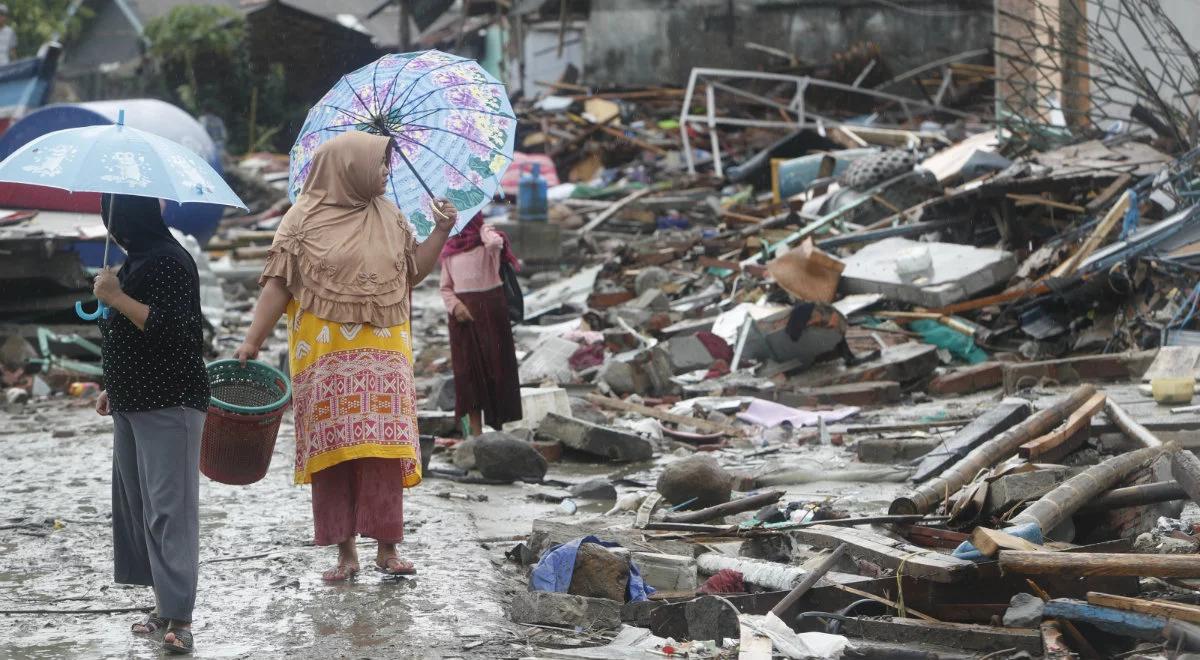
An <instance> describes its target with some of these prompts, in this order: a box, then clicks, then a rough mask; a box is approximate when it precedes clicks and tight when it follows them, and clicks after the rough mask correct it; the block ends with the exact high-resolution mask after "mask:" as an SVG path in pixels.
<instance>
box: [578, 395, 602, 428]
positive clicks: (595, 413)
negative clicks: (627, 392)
mask: <svg viewBox="0 0 1200 660" xmlns="http://www.w3.org/2000/svg"><path fill="white" fill-rule="evenodd" d="M570 404H571V417H574V418H575V419H582V420H583V421H585V422H588V423H591V424H598V425H600V426H604V425H605V424H608V415H605V414H604V411H602V410H600V408H599V406H597V405H596V404H594V403H592V402H591V401H588V400H587V399H584V398H582V397H577V396H573V397H570Z"/></svg>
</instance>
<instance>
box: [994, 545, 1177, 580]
mask: <svg viewBox="0 0 1200 660" xmlns="http://www.w3.org/2000/svg"><path fill="white" fill-rule="evenodd" d="M1000 569H1001V570H1002V571H1004V572H1005V573H1016V574H1020V575H1058V576H1063V577H1080V576H1088V575H1124V576H1136V577H1182V578H1194V577H1200V558H1197V557H1196V555H1137V554H1119V553H1107V552H1025V551H1021V550H1001V551H1000Z"/></svg>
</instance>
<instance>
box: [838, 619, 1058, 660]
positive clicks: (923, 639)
mask: <svg viewBox="0 0 1200 660" xmlns="http://www.w3.org/2000/svg"><path fill="white" fill-rule="evenodd" d="M842 631H843V633H844V634H845V635H847V636H848V637H853V638H862V639H868V640H872V641H878V642H900V643H905V644H936V645H938V646H945V647H950V648H956V649H965V650H969V651H976V652H997V651H1004V650H1011V651H1024V652H1026V653H1031V654H1034V655H1037V656H1041V653H1042V635H1041V632H1039V631H1037V630H1032V629H1028V630H1027V629H1023V628H998V627H995V626H983V625H977V624H971V623H945V622H941V621H938V622H931V621H915V620H913V619H902V618H899V617H892V618H881V619H847V620H844V621H843V622H842Z"/></svg>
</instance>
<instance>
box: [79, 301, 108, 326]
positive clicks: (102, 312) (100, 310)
mask: <svg viewBox="0 0 1200 660" xmlns="http://www.w3.org/2000/svg"><path fill="white" fill-rule="evenodd" d="M108 310H109V307H108V305H105V304H104V303H102V302H100V301H98V300H97V301H96V311H94V312H91V313H88V312H85V311H83V301H81V300H77V301H75V314H76V315H77V316H79V318H81V319H83V320H84V321H95V320H96V319H98V318H108Z"/></svg>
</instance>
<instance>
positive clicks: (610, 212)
mask: <svg viewBox="0 0 1200 660" xmlns="http://www.w3.org/2000/svg"><path fill="white" fill-rule="evenodd" d="M597 126H598V125H597ZM652 192H654V188H642V189H641V190H635V191H633V192H631V193H629V194H628V195H626V196H624V197H622V198H621V199H619V200H617V201H616V202H613V204H612V206H609V207H608V208H607V209H604V210H603V211H601V212H600V213H599V214H598V215H597V216H596V217H595V218H592V220H591V222H589V223H587V224H586V225H584V226H583V227H582V228H580V229H579V233H581V234H586V233H588V232H589V231H592V230H593V229H595V228H597V227H599V226H600V225H602V224H604V221H605V220H608V219H609V218H611V217H613V216H614V215H616V214H617V212H618V211H620V210H621V209H623V208H625V207H626V206H628V205H629V204H632V203H633V202H635V201H637V200H639V199H641V198H643V197H645V196H646V195H649V194H650V193H652Z"/></svg>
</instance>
